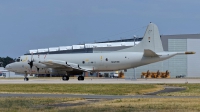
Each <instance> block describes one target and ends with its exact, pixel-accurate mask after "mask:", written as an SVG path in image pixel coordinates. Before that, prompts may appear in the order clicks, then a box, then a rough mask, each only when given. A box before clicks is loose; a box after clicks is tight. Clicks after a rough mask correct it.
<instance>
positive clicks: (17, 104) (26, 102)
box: [0, 97, 84, 112]
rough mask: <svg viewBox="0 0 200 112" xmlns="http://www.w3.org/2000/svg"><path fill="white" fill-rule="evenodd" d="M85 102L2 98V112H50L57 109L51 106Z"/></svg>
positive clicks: (78, 99) (71, 99) (60, 99)
mask: <svg viewBox="0 0 200 112" xmlns="http://www.w3.org/2000/svg"><path fill="white" fill-rule="evenodd" d="M80 100H84V99H82V98H26V97H6V98H5V97H3V98H2V97H1V98H0V111H1V112H19V111H20V112H31V111H37V112H45V111H46V112H49V111H51V110H52V109H54V110H53V111H55V110H56V109H57V108H56V107H52V106H49V105H51V104H57V103H63V102H64V103H66V102H72V101H80Z"/></svg>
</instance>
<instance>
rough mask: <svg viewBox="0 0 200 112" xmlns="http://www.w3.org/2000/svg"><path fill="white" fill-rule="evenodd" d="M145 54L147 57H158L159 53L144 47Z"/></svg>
mask: <svg viewBox="0 0 200 112" xmlns="http://www.w3.org/2000/svg"><path fill="white" fill-rule="evenodd" d="M144 56H145V57H158V56H159V55H157V54H156V53H155V52H153V51H152V50H149V49H144Z"/></svg>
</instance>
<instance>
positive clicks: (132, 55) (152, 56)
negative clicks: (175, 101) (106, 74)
mask: <svg viewBox="0 0 200 112" xmlns="http://www.w3.org/2000/svg"><path fill="white" fill-rule="evenodd" d="M123 51H127V52H123ZM123 51H115V52H110V53H79V54H48V55H23V56H21V57H20V58H19V60H18V62H14V63H11V64H8V65H7V66H6V69H7V70H10V71H13V72H17V73H22V74H25V78H24V80H25V81H28V78H27V74H32V73H38V74H46V73H50V74H66V75H64V76H63V77H62V79H63V80H69V76H70V75H80V76H79V77H78V80H84V76H82V74H83V73H84V72H91V73H92V72H101V71H117V70H125V69H129V68H134V67H138V66H142V65H147V64H150V63H155V62H158V61H163V60H166V59H169V58H171V57H173V56H175V55H183V54H194V53H195V52H165V51H163V46H162V42H161V39H160V34H159V31H158V28H157V26H156V25H155V24H153V23H150V24H149V25H148V26H147V29H146V32H145V34H144V37H143V39H142V41H141V42H140V43H139V44H138V45H136V46H134V47H131V48H127V49H124V50H123Z"/></svg>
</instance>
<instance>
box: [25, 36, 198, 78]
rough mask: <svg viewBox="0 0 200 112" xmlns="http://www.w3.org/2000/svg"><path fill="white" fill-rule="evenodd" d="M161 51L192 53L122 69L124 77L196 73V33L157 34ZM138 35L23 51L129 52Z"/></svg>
mask: <svg viewBox="0 0 200 112" xmlns="http://www.w3.org/2000/svg"><path fill="white" fill-rule="evenodd" d="M160 38H161V40H162V44H163V48H164V51H171V52H173V51H176V52H178V51H180V52H181V51H195V52H196V54H195V55H189V56H186V55H179V56H175V57H172V58H170V59H168V60H165V61H161V62H157V63H153V64H149V65H145V66H141V67H137V68H134V69H128V70H127V71H126V72H124V73H125V78H133V77H134V75H136V77H137V78H140V77H141V73H142V72H146V71H148V70H149V71H151V72H157V71H158V70H159V71H161V72H165V71H166V70H168V71H169V73H170V76H171V77H172V78H173V77H176V76H179V75H183V76H187V77H199V76H200V69H199V67H198V65H200V60H199V58H198V55H199V53H200V47H199V43H200V34H179V35H161V36H160ZM141 40H142V38H130V39H120V40H112V41H103V42H97V43H88V44H82V45H72V46H60V47H50V48H44V49H35V50H29V53H27V54H25V55H28V54H31V53H33V54H38V55H40V54H60V53H101V52H113V51H118V52H131V49H132V48H133V47H134V46H135V45H137V44H138V43H139V42H140V41H141Z"/></svg>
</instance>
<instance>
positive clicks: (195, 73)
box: [187, 39, 200, 77]
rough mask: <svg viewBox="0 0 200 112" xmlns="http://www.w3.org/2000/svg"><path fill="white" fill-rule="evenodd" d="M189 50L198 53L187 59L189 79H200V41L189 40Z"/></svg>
mask: <svg viewBox="0 0 200 112" xmlns="http://www.w3.org/2000/svg"><path fill="white" fill-rule="evenodd" d="M187 50H188V51H195V52H196V54H195V55H191V56H188V57H187V65H188V66H187V69H188V71H187V74H188V76H189V77H200V67H199V65H200V39H187Z"/></svg>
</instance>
